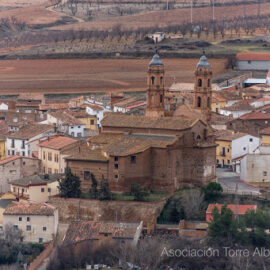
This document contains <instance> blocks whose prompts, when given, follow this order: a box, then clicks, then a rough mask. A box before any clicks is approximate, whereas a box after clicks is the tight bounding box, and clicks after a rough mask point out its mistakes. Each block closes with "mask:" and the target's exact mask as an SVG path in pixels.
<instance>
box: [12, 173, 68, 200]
mask: <svg viewBox="0 0 270 270" xmlns="http://www.w3.org/2000/svg"><path fill="white" fill-rule="evenodd" d="M62 176H63V174H58V173H55V174H35V175H30V176H27V177H23V178H20V179H17V180H13V181H10V191H11V192H12V194H14V195H15V196H16V198H17V199H22V200H28V199H29V200H31V201H35V202H47V201H48V200H49V197H50V196H55V195H57V194H59V189H58V186H59V182H58V181H59V180H61V179H62Z"/></svg>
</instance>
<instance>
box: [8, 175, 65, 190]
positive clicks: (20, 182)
mask: <svg viewBox="0 0 270 270" xmlns="http://www.w3.org/2000/svg"><path fill="white" fill-rule="evenodd" d="M62 176H63V174H60V173H54V174H40V175H31V176H27V177H23V178H20V179H17V180H14V181H11V182H10V184H12V185H15V186H23V187H29V186H36V185H47V183H52V182H56V181H57V180H59V179H61V178H62Z"/></svg>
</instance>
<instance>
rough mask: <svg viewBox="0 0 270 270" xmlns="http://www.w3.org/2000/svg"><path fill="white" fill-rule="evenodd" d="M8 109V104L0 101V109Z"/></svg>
mask: <svg viewBox="0 0 270 270" xmlns="http://www.w3.org/2000/svg"><path fill="white" fill-rule="evenodd" d="M7 110H8V104H6V103H4V102H1V101H0V111H7Z"/></svg>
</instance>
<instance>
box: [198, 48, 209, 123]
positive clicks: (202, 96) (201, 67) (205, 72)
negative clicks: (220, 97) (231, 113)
mask: <svg viewBox="0 0 270 270" xmlns="http://www.w3.org/2000/svg"><path fill="white" fill-rule="evenodd" d="M212 76H213V73H212V68H211V65H210V64H209V63H208V60H207V57H206V56H205V51H204V50H203V55H202V56H201V58H200V61H199V62H198V64H197V67H196V71H195V83H194V103H193V108H194V109H197V110H201V111H202V113H203V114H204V115H205V116H206V120H207V121H210V119H211V104H212Z"/></svg>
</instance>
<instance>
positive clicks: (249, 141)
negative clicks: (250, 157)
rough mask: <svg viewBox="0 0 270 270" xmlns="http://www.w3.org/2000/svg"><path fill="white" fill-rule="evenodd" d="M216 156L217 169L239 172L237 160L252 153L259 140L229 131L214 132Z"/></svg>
mask: <svg viewBox="0 0 270 270" xmlns="http://www.w3.org/2000/svg"><path fill="white" fill-rule="evenodd" d="M216 144H217V145H218V146H217V149H216V151H217V152H216V156H217V166H218V167H222V168H223V167H228V168H232V169H233V170H234V171H237V172H240V167H239V165H240V164H238V162H237V160H238V159H239V158H240V157H243V156H244V155H246V154H249V153H253V151H254V150H255V149H257V148H258V147H259V145H260V138H258V137H255V136H252V135H249V134H246V133H240V132H234V131H231V130H218V131H217V132H216Z"/></svg>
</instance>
